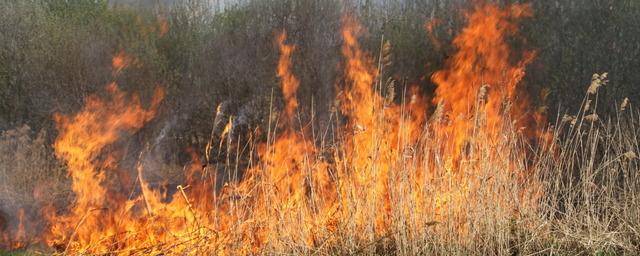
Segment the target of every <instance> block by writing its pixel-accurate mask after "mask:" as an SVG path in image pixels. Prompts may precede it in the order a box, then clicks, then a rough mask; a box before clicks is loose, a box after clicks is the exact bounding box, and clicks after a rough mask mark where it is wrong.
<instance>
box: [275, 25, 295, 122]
mask: <svg viewBox="0 0 640 256" xmlns="http://www.w3.org/2000/svg"><path fill="white" fill-rule="evenodd" d="M286 38H287V33H286V32H285V31H283V32H281V33H280V34H278V37H277V42H278V47H279V48H280V59H279V60H278V77H279V78H280V80H281V81H280V85H281V86H282V94H283V95H284V100H285V102H286V107H285V113H286V117H287V119H288V120H289V121H290V125H292V124H293V123H292V122H291V120H292V119H293V115H294V114H295V113H294V112H295V110H296V108H297V107H298V100H297V99H296V91H297V90H298V86H300V81H298V79H297V78H296V77H295V76H294V75H293V74H291V54H292V53H293V51H294V50H295V47H294V46H292V45H287V44H285V43H284V41H285V40H286Z"/></svg>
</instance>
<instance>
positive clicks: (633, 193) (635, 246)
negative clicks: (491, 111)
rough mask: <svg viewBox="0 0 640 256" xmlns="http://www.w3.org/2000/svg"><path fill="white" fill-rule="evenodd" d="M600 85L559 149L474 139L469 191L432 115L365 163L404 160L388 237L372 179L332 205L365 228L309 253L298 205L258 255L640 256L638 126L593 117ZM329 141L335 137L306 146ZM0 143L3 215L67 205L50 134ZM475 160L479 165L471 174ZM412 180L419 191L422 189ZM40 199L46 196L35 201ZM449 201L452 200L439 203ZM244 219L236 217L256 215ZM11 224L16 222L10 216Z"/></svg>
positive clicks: (509, 136) (518, 139)
mask: <svg viewBox="0 0 640 256" xmlns="http://www.w3.org/2000/svg"><path fill="white" fill-rule="evenodd" d="M594 83H596V85H595V86H594V84H592V85H591V89H589V92H588V93H587V95H586V96H585V99H584V104H583V106H582V108H581V109H580V110H579V111H578V112H577V113H576V114H574V115H565V116H563V118H558V120H557V122H556V125H555V127H553V128H552V129H550V130H549V134H550V135H551V137H552V139H550V140H549V141H547V142H544V143H537V144H536V145H535V146H534V145H532V144H529V143H528V142H527V140H526V139H524V137H523V136H522V134H521V133H520V132H519V131H518V129H516V128H515V127H512V126H510V125H505V126H504V127H502V128H501V129H502V130H501V132H502V135H503V136H501V138H502V139H501V140H500V141H499V142H498V143H497V144H494V145H493V147H498V148H504V149H505V150H499V152H506V153H507V154H506V155H501V156H500V157H495V156H491V155H490V154H487V153H486V152H490V151H491V150H488V148H487V144H486V143H483V140H484V139H486V138H487V137H488V135H487V134H486V132H487V131H484V130H483V129H478V131H477V132H475V133H473V134H472V135H471V136H470V137H469V143H468V145H467V149H466V152H467V154H466V155H465V157H463V159H460V163H459V166H460V167H461V169H460V172H461V173H465V174H468V175H472V176H469V178H468V179H467V180H466V181H465V182H466V185H465V188H464V189H463V188H461V187H460V184H459V183H457V181H458V180H456V179H455V177H454V176H451V174H450V173H449V171H450V168H451V166H450V165H451V163H450V162H447V161H446V159H447V156H446V155H443V152H441V151H440V149H439V148H438V146H437V145H440V144H441V143H443V141H442V140H443V139H445V140H446V138H439V137H437V136H434V134H433V132H432V131H433V127H431V126H433V125H434V124H435V123H437V122H439V121H441V120H440V119H441V118H442V117H439V116H437V115H438V114H437V113H438V111H435V113H436V114H434V116H433V117H432V118H431V119H430V121H429V123H428V124H427V126H426V127H424V131H423V132H422V138H421V139H420V140H419V141H418V142H417V143H416V144H414V145H412V146H411V147H410V148H405V149H404V151H403V152H400V153H398V152H379V151H376V152H361V153H367V154H370V155H372V158H373V159H389V158H391V159H400V160H401V161H399V162H397V163H395V164H394V165H393V166H392V168H394V169H395V170H397V171H394V172H393V175H391V176H389V177H387V178H388V183H389V184H392V186H391V190H390V195H391V197H390V198H391V201H390V202H391V215H390V216H389V217H390V218H388V219H386V220H385V223H386V225H388V229H386V230H385V231H384V232H382V233H380V232H376V231H375V230H376V227H377V225H379V224H377V223H376V213H377V212H379V209H380V208H381V207H382V205H380V201H379V200H376V199H375V198H368V197H367V195H366V194H363V193H362V190H361V189H362V188H368V187H374V186H376V182H377V181H376V180H369V181H367V183H365V184H360V186H358V187H356V186H352V187H348V185H349V184H348V183H347V184H343V185H344V186H343V187H340V186H338V187H337V189H344V190H343V192H342V193H339V194H341V195H348V196H347V197H344V198H338V199H337V200H341V202H342V203H341V204H343V205H346V208H348V210H346V211H343V212H342V213H348V214H352V215H351V216H352V217H353V216H356V215H357V216H361V217H363V218H361V220H362V219H364V221H365V222H364V223H362V222H359V220H358V219H357V218H355V217H354V218H350V217H349V215H345V216H343V217H342V218H339V219H338V220H337V222H336V223H335V226H331V227H323V228H318V229H316V231H315V233H314V237H315V238H322V239H321V240H318V241H316V242H315V245H314V246H311V247H310V246H309V245H308V244H307V243H306V242H304V241H301V240H300V238H301V237H305V236H306V235H308V234H305V233H304V232H303V231H302V230H300V227H304V226H305V225H306V223H303V220H302V219H303V218H297V217H296V216H302V215H304V212H305V211H306V210H308V209H307V208H305V206H303V205H302V206H297V208H296V207H294V208H290V207H275V208H274V209H273V212H272V213H273V215H272V218H274V219H272V221H273V222H272V223H274V224H275V226H272V227H269V228H270V232H269V239H268V242H267V244H266V245H265V247H264V249H263V250H261V254H268V255H272V254H315V255H337V254H340V255H344V254H349V255H353V254H357V255H376V254H378V255H380V254H396V255H433V254H437V255H452V254H454V255H468V254H489V255H492V254H493V255H517V254H521V255H534V254H544V255H549V254H554V255H567V254H582V255H588V254H602V253H606V254H616V255H617V254H634V253H636V252H638V251H639V250H640V232H639V231H638V230H640V205H639V204H640V200H639V199H640V177H639V173H638V170H639V168H638V167H639V165H640V161H639V160H638V155H639V152H640V143H639V141H640V140H639V139H640V138H638V136H639V132H640V130H639V128H640V127H639V126H638V124H639V121H640V115H639V113H638V112H635V111H637V110H636V109H634V108H633V107H632V106H630V105H629V102H628V100H624V101H623V103H622V104H621V105H620V110H619V111H618V114H617V115H615V116H612V117H609V118H607V119H604V117H599V116H598V115H597V112H596V109H597V105H598V100H597V98H598V92H597V89H598V87H600V86H605V84H606V78H604V79H603V77H601V76H598V77H594ZM594 88H595V89H594ZM479 98H482V97H479ZM379 115H380V116H379V117H377V118H381V119H384V117H383V116H382V115H384V111H380V112H379ZM473 116H474V117H473V118H474V119H475V121H474V123H476V124H478V125H480V124H482V122H483V120H484V118H485V117H483V115H482V113H475V114H474V115H473ZM595 116H598V117H597V118H595ZM336 119H337V118H334V119H333V120H336ZM398 125H403V124H402V123H399V124H398ZM338 127H340V124H339V122H338V121H336V122H335V126H334V127H333V129H335V131H339V128H338ZM329 129H331V127H329ZM373 129H377V128H373ZM378 131H380V132H384V130H378ZM328 133H331V131H320V132H314V133H312V134H307V135H305V136H308V137H314V136H323V134H328ZM333 134H334V136H333V137H332V136H325V137H324V138H325V141H323V143H321V145H324V146H323V147H321V148H320V149H319V151H321V152H325V155H332V157H331V158H333V160H332V167H331V168H333V169H336V170H337V169H340V168H344V169H345V170H348V169H350V168H354V167H353V166H348V165H344V164H348V161H347V160H346V159H343V157H344V156H345V155H344V152H345V151H346V147H348V145H349V143H352V142H350V141H348V140H346V139H345V138H344V137H340V136H338V135H339V133H335V132H334V133H333ZM382 135H383V133H380V134H378V136H382ZM276 136H277V135H276V134H275V133H272V134H270V137H271V138H273V139H275V137H276ZM327 137H328V138H327ZM1 138H2V140H1V142H2V143H0V163H2V164H1V165H0V171H1V172H0V175H2V176H1V177H2V179H1V182H0V185H1V186H2V187H1V188H2V196H1V197H0V198H1V199H2V201H1V202H2V207H4V208H3V209H17V208H21V207H22V208H29V207H31V208H32V209H34V208H37V205H38V202H42V201H43V200H44V201H49V202H51V201H52V200H53V201H57V202H59V203H57V204H58V205H66V203H67V202H68V200H69V199H70V195H69V192H68V189H66V188H68V187H69V183H68V180H67V179H66V178H65V171H64V170H65V169H64V168H63V167H61V166H60V164H59V162H58V161H57V160H55V158H54V157H53V156H52V154H51V151H50V149H48V146H47V143H46V141H45V139H44V138H45V136H44V134H43V133H37V134H35V133H33V132H32V131H31V130H30V129H29V128H28V127H26V126H24V127H20V128H17V129H14V130H10V131H6V132H4V133H3V134H2V137H1ZM331 138H332V139H331ZM273 139H270V140H269V141H273ZM381 141H382V140H381ZM243 148H244V149H246V148H245V147H243ZM249 148H252V147H249ZM492 150H495V148H494V149H492ZM238 152H240V151H238V149H237V148H233V147H227V152H226V154H227V159H231V160H227V163H226V165H220V166H224V168H223V169H224V171H223V173H228V174H229V177H228V180H229V182H233V181H234V179H237V178H234V177H232V175H231V174H232V173H235V175H233V176H237V175H238V174H237V171H238V164H239V163H238V161H246V160H241V159H238V158H236V157H234V155H237V154H238ZM522 152H526V154H522ZM394 154H395V155H394ZM397 154H401V156H400V157H398V156H397ZM234 158H235V162H234V160H233V159H234ZM319 161H325V160H324V159H321V158H318V157H313V156H307V157H305V162H304V163H303V167H302V168H301V170H303V171H305V172H310V171H313V168H312V166H314V164H317V163H318V162H319ZM472 161H475V162H474V164H469V163H470V162H472ZM375 162H376V161H375V160H373V161H372V162H371V163H372V164H374V165H372V166H370V167H368V168H370V169H369V170H368V172H371V173H377V172H379V171H380V170H379V169H378V168H380V167H377V166H376V165H375ZM254 164H256V165H260V163H254ZM250 165H251V164H250ZM420 166H429V167H428V168H430V169H431V170H433V171H432V173H430V174H429V175H428V177H427V178H426V179H425V178H424V177H422V178H418V177H416V176H415V175H416V170H417V169H419V168H420ZM167 168H169V167H167ZM264 168H267V167H264ZM163 169H164V168H163ZM169 169H175V167H174V168H169ZM511 169H516V170H525V171H526V172H524V174H526V176H525V177H524V178H523V177H522V175H518V173H514V175H496V174H498V173H503V172H504V171H505V170H511ZM171 172H175V170H171ZM344 173H346V172H344ZM372 177H375V176H372ZM416 180H420V181H422V182H424V184H416V182H415V181H416ZM43 184H44V185H43ZM258 186H259V188H260V189H262V190H263V191H264V196H263V198H265V199H269V200H274V201H276V200H277V199H276V197H277V196H278V195H277V193H279V192H277V191H275V190H273V186H270V185H269V184H266V183H261V184H259V185H258ZM345 186H346V187H345ZM42 189H44V190H45V191H42V192H38V191H40V190H42ZM418 189H427V190H429V191H417V190H418ZM461 190H464V191H466V192H465V194H464V196H462V197H460V198H456V197H457V196H458V195H457V194H456V193H458V192H459V191H461ZM33 191H36V192H35V193H34V192H33ZM344 191H346V192H344ZM316 192H317V191H316ZM418 192H419V193H423V194H422V195H423V196H424V198H416V197H413V196H411V195H414V194H415V193H418ZM443 192H444V193H445V194H446V197H440V196H442V193H443ZM522 193H529V195H530V196H528V197H527V196H523V194H522ZM535 195H541V197H540V198H537V197H536V196H535ZM38 197H42V198H38ZM447 197H448V198H447ZM434 198H443V200H451V201H450V202H453V203H450V204H446V207H445V208H437V207H434V206H433V205H432V206H428V204H439V203H440V202H438V201H437V200H433V199H434ZM325 200H326V199H325V198H324V197H323V196H322V195H318V194H314V193H313V192H312V193H311V194H310V195H309V197H308V199H307V202H312V203H323V202H324V201H325ZM523 200H526V201H523ZM237 211H238V214H241V212H244V213H246V211H250V210H249V209H237ZM443 212H446V214H443ZM9 215H11V216H13V213H9ZM242 219H243V218H238V220H242ZM235 225H238V226H243V225H255V228H259V227H260V228H264V227H261V226H260V224H259V223H255V224H251V223H249V224H247V223H242V222H239V223H236V224H235ZM197 241H198V242H197V243H196V244H194V245H193V247H190V249H188V250H189V251H192V252H194V251H195V252H200V253H210V252H211V251H207V250H209V249H212V247H210V245H206V244H207V240H203V239H198V240H197ZM179 242H184V241H179ZM236 242H238V244H235V245H232V246H235V247H237V249H241V248H243V247H244V246H245V245H243V244H241V241H236ZM174 246H175V245H172V244H165V245H159V247H158V248H166V250H168V251H167V252H172V251H171V250H172V249H171V248H173V247H174ZM196 248H199V249H196ZM163 250H164V249H163ZM130 253H135V252H133V251H130ZM137 253H142V254H144V253H146V251H145V250H142V251H138V252H137ZM174 253H175V252H174Z"/></svg>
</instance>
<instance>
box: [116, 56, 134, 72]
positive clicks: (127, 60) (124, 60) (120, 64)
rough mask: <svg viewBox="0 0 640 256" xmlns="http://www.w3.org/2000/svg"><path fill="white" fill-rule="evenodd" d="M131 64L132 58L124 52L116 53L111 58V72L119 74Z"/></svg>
mask: <svg viewBox="0 0 640 256" xmlns="http://www.w3.org/2000/svg"><path fill="white" fill-rule="evenodd" d="M132 62H133V58H131V57H130V56H129V55H127V54H126V53H125V52H124V51H120V52H118V54H116V55H115V56H113V58H111V67H112V68H113V72H114V74H115V73H119V72H121V71H122V70H123V69H124V68H126V67H127V66H129V65H130V64H131V63H132Z"/></svg>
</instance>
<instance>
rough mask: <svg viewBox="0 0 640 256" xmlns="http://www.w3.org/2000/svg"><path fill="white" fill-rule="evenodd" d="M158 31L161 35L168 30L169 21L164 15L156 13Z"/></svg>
mask: <svg viewBox="0 0 640 256" xmlns="http://www.w3.org/2000/svg"><path fill="white" fill-rule="evenodd" d="M158 32H159V33H160V37H163V36H164V35H166V34H167V32H169V21H168V20H167V17H165V16H164V15H158Z"/></svg>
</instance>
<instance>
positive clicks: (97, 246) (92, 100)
mask: <svg viewBox="0 0 640 256" xmlns="http://www.w3.org/2000/svg"><path fill="white" fill-rule="evenodd" d="M530 15H531V10H530V8H529V6H528V5H512V6H510V7H507V8H504V9H502V8H499V7H497V6H495V5H481V6H479V7H476V8H475V9H474V10H473V11H472V12H470V13H468V14H467V17H468V19H469V24H468V26H467V27H466V28H465V29H464V30H463V31H462V33H461V34H460V35H459V36H458V37H457V38H456V39H455V40H454V45H455V46H456V48H457V50H458V51H457V52H456V53H455V54H454V55H453V57H452V59H451V60H449V61H448V62H447V64H446V68H445V69H444V70H441V71H438V72H436V73H435V74H434V75H433V77H432V78H433V81H434V82H435V83H436V84H437V89H436V92H435V96H434V97H433V99H431V102H432V103H434V105H437V106H436V108H435V110H434V113H435V114H434V115H433V117H432V118H431V119H429V120H428V119H427V112H428V109H429V107H430V105H431V104H429V101H428V100H427V99H425V97H423V96H422V93H421V92H420V90H419V89H418V88H417V87H412V86H409V87H408V88H400V89H398V88H396V87H395V86H394V85H393V84H392V83H386V84H385V83H383V82H382V81H383V78H382V75H381V73H382V72H381V71H382V69H384V67H383V66H381V65H379V66H376V65H375V62H374V61H373V58H372V57H371V56H370V55H369V54H368V53H367V52H365V51H363V50H362V49H361V48H360V45H359V43H358V36H359V35H360V34H361V33H362V31H363V29H362V27H360V25H358V23H357V22H356V21H355V19H353V18H350V17H345V18H344V19H343V26H342V30H341V35H342V38H343V45H342V55H343V57H344V68H345V70H344V75H345V79H344V84H339V85H338V86H337V87H338V88H339V90H340V93H339V96H338V99H339V104H340V106H339V107H340V113H341V114H342V115H343V116H344V118H345V119H346V122H344V123H343V124H340V127H339V128H338V131H339V133H338V134H336V135H337V136H336V137H337V138H338V139H336V140H335V141H332V142H331V149H329V150H328V149H325V148H317V147H316V145H315V144H314V142H313V141H312V140H311V139H310V138H309V137H308V136H309V135H308V131H305V130H304V129H302V130H301V131H298V130H296V129H294V125H293V118H294V115H295V113H296V111H297V107H298V100H297V98H296V91H297V89H298V87H299V86H300V81H299V80H298V79H297V78H296V76H295V75H294V74H293V72H292V68H293V63H292V62H291V59H292V56H293V54H294V51H295V47H294V46H293V45H290V44H286V43H285V41H286V32H282V33H280V34H278V36H277V38H276V43H277V45H278V47H279V50H280V58H279V59H278V65H277V70H276V75H277V77H278V78H279V82H280V88H281V89H282V94H283V96H284V101H285V109H284V118H286V119H287V122H286V123H285V126H284V127H276V128H277V129H271V128H272V127H270V129H269V130H270V131H272V130H273V131H275V132H270V133H269V136H268V137H269V138H268V140H267V142H266V143H263V144H260V145H258V147H257V154H258V156H259V162H258V163H253V162H252V163H251V165H250V167H249V168H248V169H247V170H244V173H243V175H242V179H241V180H239V181H234V180H231V181H229V182H228V183H226V184H225V185H224V186H222V188H218V187H217V185H216V184H218V182H217V179H218V176H217V175H218V171H219V170H216V169H214V168H215V167H212V166H204V165H202V163H200V159H199V157H198V155H197V154H196V153H195V151H194V150H190V151H189V153H190V154H191V156H192V163H191V164H190V165H188V166H187V167H185V174H184V175H185V177H186V183H185V184H183V185H179V186H177V187H176V191H174V193H172V194H169V193H166V192H164V193H163V192H161V191H162V190H160V189H157V188H154V187H153V186H152V185H150V184H148V182H147V181H146V180H145V179H144V171H145V168H147V167H146V166H145V161H144V160H143V159H144V154H145V153H148V152H146V151H143V152H142V153H140V157H139V159H140V160H139V161H138V165H137V169H136V171H137V172H136V174H137V178H136V179H133V180H134V182H133V183H134V184H135V185H133V186H134V187H136V188H139V189H135V191H137V193H123V192H122V191H118V189H113V188H111V187H110V184H113V183H114V181H113V176H114V175H113V172H115V171H117V169H118V166H117V157H118V156H117V155H116V154H113V152H115V151H117V150H116V145H115V143H116V142H117V141H118V140H120V139H121V138H122V136H123V135H125V134H127V133H133V132H135V131H137V130H138V129H140V128H142V127H143V126H144V125H145V124H146V123H147V122H149V121H150V120H152V119H153V118H154V116H155V115H156V113H157V111H158V107H159V104H160V101H161V100H162V98H163V96H164V93H163V91H162V90H157V91H156V94H155V95H154V97H153V99H152V101H151V104H150V106H149V107H148V108H144V107H143V106H142V103H141V101H140V99H139V98H138V97H137V96H132V97H129V96H127V94H126V93H124V92H122V91H121V90H120V89H118V87H117V86H116V84H115V83H112V84H110V85H109V86H107V92H108V93H109V98H108V99H102V98H99V97H96V96H91V97H88V98H87V99H86V105H85V106H84V108H83V109H81V110H80V111H79V112H78V113H76V114H75V115H70V116H65V115H60V114H56V115H55V117H54V119H55V121H56V124H57V128H58V131H59V136H58V138H57V140H56V142H55V144H54V147H55V152H56V155H57V156H58V157H59V158H61V159H63V160H65V161H66V163H67V166H68V169H69V175H70V176H71V178H72V189H73V191H74V193H75V195H76V198H75V202H74V204H73V205H72V206H71V207H70V208H69V209H67V211H66V212H63V213H56V212H55V211H53V210H52V209H48V211H46V212H45V216H46V217H47V220H48V221H49V229H48V232H47V233H46V235H45V237H44V239H45V241H46V242H47V243H48V245H49V246H51V247H55V248H57V249H59V250H60V251H63V252H65V253H69V254H93V253H110V254H126V255H132V254H139V255H147V254H160V253H161V254H195V255H200V254H232V255H235V254H244V255H246V254H259V253H270V252H271V253H276V252H286V253H298V254H304V253H308V254H311V253H314V252H315V250H316V248H319V249H322V248H332V247H333V248H335V247H344V248H346V249H347V250H349V251H350V252H354V251H355V249H354V248H368V247H370V245H372V244H375V243H377V242H379V241H381V240H382V239H393V240H394V241H396V242H397V243H409V242H408V241H424V240H420V239H423V238H425V237H429V239H434V240H437V239H442V240H444V241H446V242H455V243H465V241H467V240H466V239H465V238H467V237H468V236H471V235H473V233H472V232H470V227H472V226H474V227H475V226H480V225H485V226H487V228H489V229H490V228H492V227H493V226H492V225H495V224H496V223H494V222H490V221H489V222H490V223H489V222H488V221H485V217H486V216H487V215H489V214H490V215H492V216H494V218H493V219H492V220H495V221H504V222H508V221H510V220H511V219H512V218H518V216H519V215H520V214H521V212H524V211H531V208H532V207H535V206H534V205H535V204H534V203H532V201H533V200H535V195H534V194H535V189H536V187H535V186H529V184H523V183H522V182H523V180H522V179H520V177H521V175H522V174H523V173H525V172H526V171H527V170H526V166H525V165H524V164H523V163H522V162H523V159H524V156H523V153H522V152H521V151H520V150H519V149H518V147H517V144H518V142H519V138H520V137H519V136H520V135H518V134H517V132H515V131H514V129H513V123H511V118H512V117H513V118H515V119H516V120H528V119H527V118H521V116H526V115H528V113H527V106H528V103H527V101H526V99H523V98H522V92H521V90H520V88H519V86H518V85H519V83H520V81H521V79H522V77H523V75H524V68H525V66H526V65H527V64H528V63H530V62H531V60H532V59H533V56H534V53H533V52H525V54H524V55H523V56H522V58H521V59H519V60H516V61H513V60H512V59H513V54H512V53H511V50H510V48H509V46H508V44H507V43H506V37H507V36H512V35H515V33H516V32H517V20H518V19H519V18H521V17H526V16H530ZM120 59H126V58H123V57H121V56H120V55H118V56H116V57H114V61H113V66H114V70H121V69H122V68H124V67H125V66H126V65H125V63H126V61H121V60H120ZM396 90H398V91H399V93H398V95H400V96H401V97H395V94H396ZM383 91H384V92H387V93H386V94H385V93H382V92H383ZM398 98H399V99H398ZM398 101H399V102H398ZM509 103H510V104H509ZM443 116H448V118H442V117H443ZM520 125H528V124H527V123H525V122H524V121H521V123H517V124H516V126H520ZM231 129H232V122H231V121H230V122H229V124H228V126H227V127H225V130H224V131H223V132H224V133H225V135H226V134H227V133H228V132H229V131H230V130H231ZM509 136H511V137H509ZM222 137H223V138H224V137H225V136H222ZM504 137H507V139H503V138H504ZM207 147H211V145H208V146H207ZM206 151H207V153H206V154H209V149H207V150H206ZM206 158H207V159H209V155H206ZM203 166H204V167H203ZM118 182H121V181H120V180H116V181H115V183H118ZM129 183H132V182H129ZM167 189H169V188H167ZM488 205H490V206H488ZM496 216H498V217H497V218H496ZM327 250H329V249H327ZM366 250H369V249H366ZM372 250H373V249H372Z"/></svg>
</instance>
